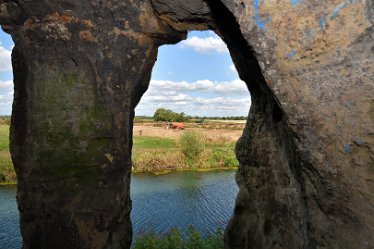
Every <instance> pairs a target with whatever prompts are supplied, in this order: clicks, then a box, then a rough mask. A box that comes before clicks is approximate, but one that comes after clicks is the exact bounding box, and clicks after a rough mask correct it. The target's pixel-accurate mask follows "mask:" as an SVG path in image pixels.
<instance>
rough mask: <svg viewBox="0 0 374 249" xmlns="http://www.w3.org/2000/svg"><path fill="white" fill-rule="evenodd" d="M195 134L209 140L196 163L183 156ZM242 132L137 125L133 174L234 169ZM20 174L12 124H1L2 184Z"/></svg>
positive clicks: (0, 173)
mask: <svg viewBox="0 0 374 249" xmlns="http://www.w3.org/2000/svg"><path fill="white" fill-rule="evenodd" d="M189 131H195V132H197V133H198V134H199V136H202V137H203V138H204V141H205V145H204V151H203V152H202V153H201V154H200V155H199V156H198V157H197V158H196V160H194V161H193V162H191V160H190V161H188V160H186V157H185V156H184V154H183V153H182V148H181V145H180V142H179V140H180V137H181V135H182V134H184V133H186V132H189ZM241 133H242V130H237V129H233V130H227V129H203V128H186V129H185V130H168V129H166V128H165V127H153V126H151V125H135V126H134V130H133V134H134V137H133V153H132V160H133V171H134V172H168V171H173V170H190V169H193V170H207V169H225V168H234V167H236V166H237V165H238V162H237V160H236V158H235V153H234V147H235V142H236V141H237V139H238V138H239V137H240V135H241ZM15 181H16V174H15V172H14V169H13V164H12V161H11V158H10V152H9V125H0V182H3V183H4V182H15Z"/></svg>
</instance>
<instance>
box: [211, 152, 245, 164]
mask: <svg viewBox="0 0 374 249" xmlns="http://www.w3.org/2000/svg"><path fill="white" fill-rule="evenodd" d="M212 160H213V163H215V164H218V166H220V167H232V166H237V165H238V164H239V162H238V160H237V159H236V156H235V153H234V150H233V149H232V148H215V149H213V152H212Z"/></svg>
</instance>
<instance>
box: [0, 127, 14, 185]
mask: <svg viewBox="0 0 374 249" xmlns="http://www.w3.org/2000/svg"><path fill="white" fill-rule="evenodd" d="M15 181H16V173H15V171H14V168H13V163H12V160H11V158H10V152H9V125H0V182H15Z"/></svg>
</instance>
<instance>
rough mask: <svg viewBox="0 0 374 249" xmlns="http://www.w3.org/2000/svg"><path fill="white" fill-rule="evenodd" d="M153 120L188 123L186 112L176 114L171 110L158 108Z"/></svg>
mask: <svg viewBox="0 0 374 249" xmlns="http://www.w3.org/2000/svg"><path fill="white" fill-rule="evenodd" d="M153 119H154V121H166V122H174V121H175V122H186V121H187V120H188V117H187V116H186V114H185V113H184V112H181V113H176V112H173V111H172V110H169V109H165V108H158V109H157V110H156V111H155V113H154V115H153Z"/></svg>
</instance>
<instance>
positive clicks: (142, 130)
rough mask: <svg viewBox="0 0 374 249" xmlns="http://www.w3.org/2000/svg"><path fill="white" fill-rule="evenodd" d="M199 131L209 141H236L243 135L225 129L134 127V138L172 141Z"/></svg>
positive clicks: (240, 132)
mask: <svg viewBox="0 0 374 249" xmlns="http://www.w3.org/2000/svg"><path fill="white" fill-rule="evenodd" d="M191 130H194V131H199V132H201V133H203V134H204V135H205V137H206V139H207V140H213V141H217V140H224V141H236V140H238V139H239V137H240V136H241V135H242V133H243V131H242V130H225V129H203V128H186V129H185V130H171V129H166V127H152V126H141V125H134V130H133V135H134V136H150V137H162V138H170V139H178V138H179V136H180V135H181V134H183V132H185V131H191Z"/></svg>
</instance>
